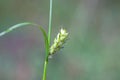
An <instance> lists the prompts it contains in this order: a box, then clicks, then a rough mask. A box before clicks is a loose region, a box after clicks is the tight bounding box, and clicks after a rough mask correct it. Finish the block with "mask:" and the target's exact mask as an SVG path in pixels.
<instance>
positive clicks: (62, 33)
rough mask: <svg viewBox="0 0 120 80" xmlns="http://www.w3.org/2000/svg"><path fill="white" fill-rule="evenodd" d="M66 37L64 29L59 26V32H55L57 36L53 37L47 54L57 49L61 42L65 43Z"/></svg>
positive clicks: (61, 44) (61, 45)
mask: <svg viewBox="0 0 120 80" xmlns="http://www.w3.org/2000/svg"><path fill="white" fill-rule="evenodd" d="M67 37H68V33H67V32H66V30H65V29H62V28H61V30H60V32H59V33H58V34H57V37H56V38H55V39H54V43H53V45H52V46H51V47H50V52H49V55H52V54H54V53H56V52H57V51H59V50H60V49H61V48H62V47H63V44H64V43H65V41H66V39H67Z"/></svg>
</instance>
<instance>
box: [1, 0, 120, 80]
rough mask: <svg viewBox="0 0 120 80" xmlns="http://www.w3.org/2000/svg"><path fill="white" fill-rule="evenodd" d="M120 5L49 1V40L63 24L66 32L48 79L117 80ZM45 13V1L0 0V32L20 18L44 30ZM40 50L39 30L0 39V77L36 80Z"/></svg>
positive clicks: (96, 0)
mask: <svg viewBox="0 0 120 80" xmlns="http://www.w3.org/2000/svg"><path fill="white" fill-rule="evenodd" d="M119 8H120V1H118V0H53V23H52V24H53V26H52V27H53V29H52V39H54V37H55V36H56V34H57V32H58V30H59V29H60V27H61V26H63V27H65V28H66V29H67V30H68V31H69V33H70V36H69V40H68V41H67V43H66V44H65V48H64V49H63V50H61V51H60V52H58V54H56V55H54V57H53V59H52V60H50V63H49V65H48V75H47V79H48V80H120V76H119V74H120V63H119V60H120V49H119V48H120V44H119V43H120V37H119V34H120V27H119V26H120V23H119V21H120V14H119V13H120V10H119ZM48 12H49V1H48V0H47V1H46V0H34V1H33V0H10V1H8V0H0V25H1V27H0V31H1V32H2V31H3V30H6V29H7V28H9V26H11V25H14V24H16V23H20V22H24V21H30V22H35V23H38V24H40V25H41V26H43V27H44V28H45V29H46V30H47V29H48ZM23 34H24V35H23ZM31 35H32V36H31ZM51 41H52V40H51ZM44 53H45V52H44V43H43V38H42V36H41V33H40V32H39V30H37V28H34V27H31V28H29V27H26V28H21V29H18V30H16V31H13V32H12V33H10V34H8V35H5V36H3V37H1V38H0V80H40V78H41V77H42V71H43V60H44V57H45V55H44ZM23 73H26V74H27V75H26V74H23ZM53 74H54V75H53Z"/></svg>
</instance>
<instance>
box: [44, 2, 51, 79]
mask: <svg viewBox="0 0 120 80" xmlns="http://www.w3.org/2000/svg"><path fill="white" fill-rule="evenodd" d="M51 28H52V0H50V11H49V29H48V46H49V45H50V38H51ZM48 55H49V49H46V57H45V62H44V71H43V78H42V80H46V75H47V65H48Z"/></svg>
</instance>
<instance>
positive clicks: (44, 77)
mask: <svg viewBox="0 0 120 80" xmlns="http://www.w3.org/2000/svg"><path fill="white" fill-rule="evenodd" d="M47 64H48V60H45V63H44V71H43V79H42V80H46V72H47Z"/></svg>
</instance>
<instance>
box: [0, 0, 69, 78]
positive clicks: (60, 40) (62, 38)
mask: <svg viewBox="0 0 120 80" xmlns="http://www.w3.org/2000/svg"><path fill="white" fill-rule="evenodd" d="M52 1H53V0H50V11H49V26H48V34H47V32H46V31H45V30H44V29H43V27H41V26H39V25H38V24H35V23H31V22H23V23H19V24H16V25H14V26H11V27H10V28H8V29H7V30H5V31H3V32H1V33H0V37H1V36H3V35H5V34H7V33H9V32H11V31H13V30H14V29H16V28H19V27H23V26H26V25H32V26H36V27H38V28H39V29H40V31H41V32H42V34H43V37H44V43H45V52H46V54H45V55H46V56H45V61H44V67H43V68H44V69H43V76H42V80H46V75H47V65H48V61H49V58H50V57H51V56H52V55H53V54H55V53H56V52H57V51H59V50H60V49H61V48H62V47H63V44H64V43H65V42H66V39H67V37H68V32H67V31H66V30H65V29H63V28H61V29H60V32H59V33H58V34H57V37H56V38H55V39H54V42H53V44H52V45H51V44H50V42H51V41H50V39H51V29H52V3H53V2H52Z"/></svg>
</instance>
